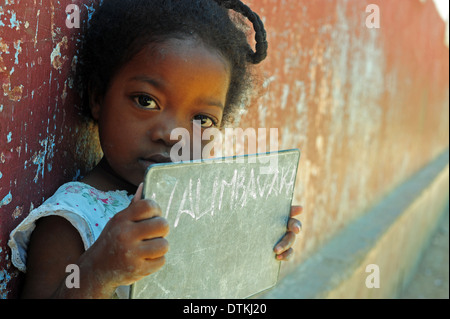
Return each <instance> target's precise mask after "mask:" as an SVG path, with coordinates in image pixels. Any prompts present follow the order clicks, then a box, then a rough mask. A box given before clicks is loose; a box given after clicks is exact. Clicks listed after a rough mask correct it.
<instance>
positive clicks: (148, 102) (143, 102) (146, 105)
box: [134, 95, 158, 109]
mask: <svg viewBox="0 0 450 319" xmlns="http://www.w3.org/2000/svg"><path fill="white" fill-rule="evenodd" d="M134 101H135V102H136V104H137V105H138V106H139V107H140V108H143V109H157V108H158V105H157V104H156V102H155V100H154V99H153V98H151V97H150V96H148V95H138V96H135V97H134Z"/></svg>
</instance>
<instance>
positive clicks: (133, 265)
mask: <svg viewBox="0 0 450 319" xmlns="http://www.w3.org/2000/svg"><path fill="white" fill-rule="evenodd" d="M141 194H142V184H141V185H140V186H139V188H138V191H137V192H136V195H135V197H134V198H133V200H132V202H131V204H130V206H129V207H128V208H126V209H124V210H123V211H121V212H119V213H117V214H116V215H115V216H114V217H113V218H112V219H111V220H110V221H109V222H108V224H106V226H105V228H104V230H103V231H102V233H101V234H100V237H99V238H98V239H97V241H96V242H95V243H94V244H93V245H92V247H91V248H90V249H88V251H86V256H85V260H87V261H89V263H90V264H91V265H90V266H91V267H92V268H91V269H93V271H94V272H95V273H96V275H97V277H98V281H99V282H101V283H103V285H104V286H105V289H108V290H109V291H112V292H114V290H115V289H116V288H117V287H118V286H122V285H130V284H132V283H134V282H136V281H137V280H139V279H141V278H143V277H145V276H148V275H150V274H152V273H154V272H156V271H157V270H159V269H160V268H161V267H162V266H163V265H164V262H165V259H164V255H165V254H166V253H167V251H168V249H169V245H168V242H167V240H166V239H165V238H164V237H165V236H166V235H167V234H168V232H169V224H168V222H167V221H166V219H164V218H162V217H161V216H162V214H161V209H160V208H159V206H158V205H157V204H156V203H155V202H154V201H150V200H143V199H140V198H141ZM80 266H81V265H80Z"/></svg>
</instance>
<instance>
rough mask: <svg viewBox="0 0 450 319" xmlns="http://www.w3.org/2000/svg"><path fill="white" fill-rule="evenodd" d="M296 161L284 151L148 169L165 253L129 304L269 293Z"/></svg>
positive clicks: (147, 188) (148, 189) (147, 189)
mask: <svg viewBox="0 0 450 319" xmlns="http://www.w3.org/2000/svg"><path fill="white" fill-rule="evenodd" d="M299 159H300V151H299V150H288V151H281V152H274V153H264V154H256V155H246V156H241V157H231V158H220V159H208V160H199V161H191V162H183V163H168V164H157V165H153V166H152V167H150V168H149V170H148V172H147V174H146V177H145V183H144V191H143V193H144V194H143V197H144V198H152V199H154V200H155V201H156V202H157V203H158V204H159V205H160V206H161V209H162V213H163V216H164V217H165V218H166V219H167V220H168V222H169V225H170V233H169V234H168V235H167V237H166V239H167V240H168V242H169V246H170V250H169V252H168V253H167V254H166V264H165V265H164V267H163V268H161V270H159V271H158V272H156V273H154V274H152V275H150V276H148V277H146V278H144V279H142V280H140V281H138V282H136V283H135V284H133V285H132V287H131V291H130V297H131V298H135V299H147V298H186V299H187V298H230V299H231V298H246V297H250V296H252V295H254V294H257V293H259V292H261V291H264V290H266V289H269V288H271V287H273V286H274V285H275V284H276V282H277V279H278V274H279V269H280V262H279V261H277V260H276V258H275V254H274V252H273V248H274V247H275V245H276V244H277V243H278V242H279V240H280V239H281V238H282V237H283V235H284V234H285V233H286V226H287V221H288V218H289V213H290V207H291V203H292V197H293V189H294V186H295V179H296V175H297V167H298V163H299Z"/></svg>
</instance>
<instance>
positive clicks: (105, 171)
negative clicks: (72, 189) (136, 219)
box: [82, 158, 137, 195]
mask: <svg viewBox="0 0 450 319" xmlns="http://www.w3.org/2000/svg"><path fill="white" fill-rule="evenodd" d="M82 182H83V183H86V184H88V185H90V186H92V187H95V188H97V189H98V190H101V191H104V192H108V191H116V190H125V191H127V192H128V194H130V195H132V194H134V193H136V189H137V187H136V186H135V185H133V184H131V183H130V182H128V181H126V180H125V179H123V178H122V177H120V176H119V175H117V174H116V172H114V171H113V169H112V168H111V166H110V165H109V163H108V161H107V160H106V159H105V158H102V160H101V161H100V163H98V164H97V166H96V167H95V168H94V169H93V170H92V171H91V172H90V173H89V174H88V175H87V176H86V177H85V178H83V179H82Z"/></svg>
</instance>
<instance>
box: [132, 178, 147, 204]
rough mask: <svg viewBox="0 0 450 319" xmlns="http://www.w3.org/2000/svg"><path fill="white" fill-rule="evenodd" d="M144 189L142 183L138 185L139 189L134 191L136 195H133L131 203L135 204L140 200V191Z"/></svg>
mask: <svg viewBox="0 0 450 319" xmlns="http://www.w3.org/2000/svg"><path fill="white" fill-rule="evenodd" d="M143 188H144V183H140V184H139V187H138V189H137V191H136V194H134V197H133V199H132V200H131V202H132V203H136V202H137V201H139V200H141V199H142V190H143Z"/></svg>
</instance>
